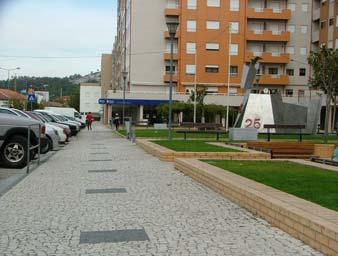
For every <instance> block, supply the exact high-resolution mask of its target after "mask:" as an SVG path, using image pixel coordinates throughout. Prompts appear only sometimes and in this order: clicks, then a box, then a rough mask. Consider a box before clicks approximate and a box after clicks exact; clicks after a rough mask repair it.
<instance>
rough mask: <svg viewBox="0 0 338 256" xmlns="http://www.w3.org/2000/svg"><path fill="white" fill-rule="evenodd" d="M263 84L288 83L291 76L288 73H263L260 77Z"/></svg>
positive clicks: (260, 82)
mask: <svg viewBox="0 0 338 256" xmlns="http://www.w3.org/2000/svg"><path fill="white" fill-rule="evenodd" d="M259 84H261V85H282V86H285V85H288V84H289V77H288V76H287V75H266V74H264V75H261V76H260V79H259Z"/></svg>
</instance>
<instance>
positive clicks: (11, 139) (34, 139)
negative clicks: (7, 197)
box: [0, 114, 45, 168]
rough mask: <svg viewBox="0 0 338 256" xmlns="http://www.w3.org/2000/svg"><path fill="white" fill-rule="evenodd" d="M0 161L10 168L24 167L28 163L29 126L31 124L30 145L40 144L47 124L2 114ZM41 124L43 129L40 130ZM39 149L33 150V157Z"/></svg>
mask: <svg viewBox="0 0 338 256" xmlns="http://www.w3.org/2000/svg"><path fill="white" fill-rule="evenodd" d="M0 124H1V125H0V162H1V164H2V165H4V166H6V167H10V168H23V167H25V166H26V163H27V158H28V156H27V154H28V128H27V126H30V125H32V126H31V132H30V145H31V146H35V145H38V141H39V135H40V133H41V134H44V133H45V130H44V129H45V126H41V122H39V121H36V120H33V119H28V118H22V117H19V116H15V115H13V114H0ZM39 125H40V127H41V130H39ZM36 153H37V150H36V149H34V150H31V151H30V155H31V159H32V158H33V157H34V155H35V154H36Z"/></svg>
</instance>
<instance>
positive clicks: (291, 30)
mask: <svg viewBox="0 0 338 256" xmlns="http://www.w3.org/2000/svg"><path fill="white" fill-rule="evenodd" d="M287 31H288V32H290V33H295V32H296V26H295V25H289V26H288V29H287Z"/></svg>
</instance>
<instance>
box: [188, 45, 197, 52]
mask: <svg viewBox="0 0 338 256" xmlns="http://www.w3.org/2000/svg"><path fill="white" fill-rule="evenodd" d="M195 53H196V43H187V54H195Z"/></svg>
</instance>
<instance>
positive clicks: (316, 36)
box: [312, 30, 319, 43]
mask: <svg viewBox="0 0 338 256" xmlns="http://www.w3.org/2000/svg"><path fill="white" fill-rule="evenodd" d="M318 41H319V30H314V31H312V43H315V42H318Z"/></svg>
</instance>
